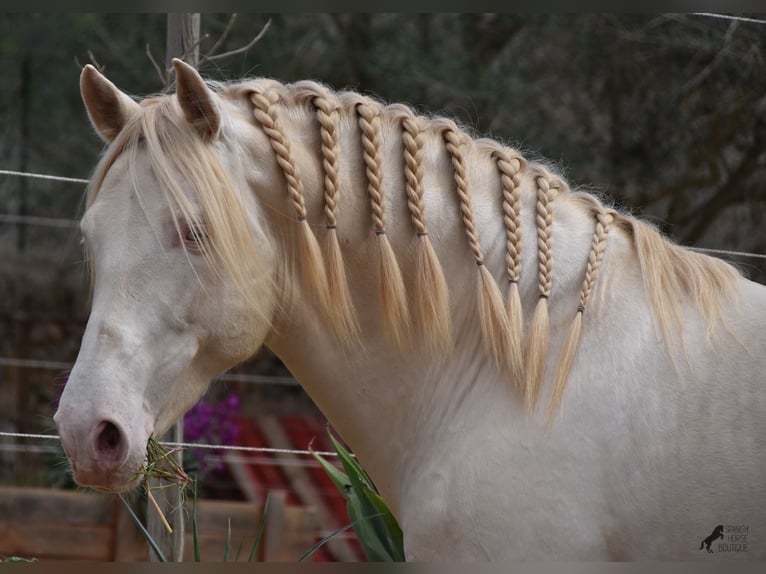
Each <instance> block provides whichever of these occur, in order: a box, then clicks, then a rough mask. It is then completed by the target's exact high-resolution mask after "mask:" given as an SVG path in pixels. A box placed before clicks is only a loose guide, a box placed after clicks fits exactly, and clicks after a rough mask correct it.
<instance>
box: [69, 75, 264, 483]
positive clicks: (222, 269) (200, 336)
mask: <svg viewBox="0 0 766 574" xmlns="http://www.w3.org/2000/svg"><path fill="white" fill-rule="evenodd" d="M174 66H175V71H176V84H177V90H176V94H175V95H172V96H171V95H166V96H161V97H157V98H152V99H149V100H146V101H145V102H143V103H142V104H138V103H136V102H135V101H134V100H132V99H131V98H130V97H128V96H127V95H125V94H124V93H122V92H121V91H119V90H118V89H117V88H116V87H115V86H114V85H113V84H112V83H111V82H109V81H108V80H107V79H106V78H104V77H103V76H102V75H101V74H100V73H99V72H98V71H96V69H95V68H93V67H90V66H87V67H86V68H85V69H84V70H83V73H82V77H81V91H82V97H83V100H84V102H85V106H86V108H87V111H88V114H89V116H90V118H91V121H92V123H93V125H94V126H95V128H96V130H97V131H98V132H99V134H100V135H101V137H102V138H103V139H104V140H105V141H106V142H107V143H109V144H110V145H109V148H108V149H107V151H106V153H105V155H104V157H103V159H102V161H101V163H100V164H99V167H98V168H97V170H96V172H95V174H94V177H93V181H92V183H91V188H90V192H89V197H88V207H87V210H86V212H85V215H84V217H83V219H82V224H81V228H82V233H83V238H84V244H85V247H86V251H87V253H88V260H89V264H90V267H91V270H92V273H93V298H92V308H91V314H90V318H89V320H88V324H87V327H86V330H85V334H84V337H83V340H82V346H81V349H80V352H79V355H78V357H77V361H76V363H75V365H74V368H73V369H72V372H71V375H70V378H69V382H68V384H67V385H66V388H65V390H64V393H63V395H62V397H61V401H60V405H59V408H58V412H57V413H56V415H55V421H56V424H57V425H58V429H59V432H60V435H61V439H62V443H63V445H64V449H65V451H66V453H67V455H68V457H69V460H70V462H71V465H72V469H73V472H74V478H75V480H76V481H77V482H78V483H80V484H81V485H85V486H91V487H94V488H98V489H103V490H114V491H119V490H126V489H129V488H132V487H134V486H135V485H136V484H137V482H138V479H137V478H136V476H135V473H136V471H137V470H139V469H140V467H141V466H142V464H143V462H144V459H145V454H146V445H147V440H148V439H149V437H150V436H151V435H152V434H157V435H159V434H161V433H163V432H164V431H165V430H166V429H168V428H169V427H170V426H171V425H172V424H173V422H174V421H175V420H176V419H177V418H178V417H179V416H181V415H182V414H183V413H184V412H185V411H186V410H187V409H188V408H189V407H191V406H192V405H193V404H194V403H195V402H196V401H197V400H198V399H199V397H200V396H201V395H202V394H203V393H204V392H205V390H206V389H207V387H208V385H209V383H210V381H211V379H212V378H213V377H214V376H215V375H216V374H218V373H219V372H221V371H223V370H225V369H227V368H229V367H231V366H233V365H234V364H236V363H238V362H240V361H242V360H244V359H246V358H247V357H248V356H250V355H251V354H252V353H253V352H255V350H256V349H257V348H258V347H259V346H260V345H261V343H262V342H263V340H264V338H265V337H266V335H267V333H268V331H269V329H270V321H271V317H272V314H273V310H274V308H275V305H276V303H275V296H276V295H275V288H274V269H275V257H274V252H273V248H272V246H271V243H270V242H269V240H268V239H267V238H266V236H265V235H263V234H262V232H261V228H262V222H261V221H260V215H259V211H258V207H257V205H256V204H255V202H254V199H253V197H252V196H251V194H249V193H247V192H246V190H247V184H246V183H245V175H244V172H243V170H242V169H241V168H240V167H239V166H238V162H239V160H238V159H237V155H236V154H235V153H233V152H232V150H231V149H229V146H230V145H233V144H232V143H231V138H227V130H229V131H231V130H234V129H236V125H235V124H234V123H233V120H230V119H227V117H226V114H225V113H224V107H225V105H226V104H225V102H224V101H223V99H222V98H221V97H220V96H219V95H218V94H217V93H215V92H214V91H213V90H211V89H210V88H209V87H208V86H207V85H206V84H205V83H204V82H203V81H202V79H201V78H200V76H199V75H198V74H197V72H196V71H195V70H194V69H193V68H191V67H189V66H187V65H185V64H183V63H182V62H180V61H175V62H174Z"/></svg>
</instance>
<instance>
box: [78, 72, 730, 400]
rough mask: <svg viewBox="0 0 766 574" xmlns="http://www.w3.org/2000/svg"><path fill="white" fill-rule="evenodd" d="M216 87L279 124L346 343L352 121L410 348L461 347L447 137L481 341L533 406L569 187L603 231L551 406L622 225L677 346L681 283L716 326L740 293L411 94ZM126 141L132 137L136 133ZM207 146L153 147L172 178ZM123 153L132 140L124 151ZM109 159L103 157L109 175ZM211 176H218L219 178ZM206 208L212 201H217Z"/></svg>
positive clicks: (651, 232) (326, 307) (306, 250)
mask: <svg viewBox="0 0 766 574" xmlns="http://www.w3.org/2000/svg"><path fill="white" fill-rule="evenodd" d="M217 89H218V91H219V93H220V95H221V96H222V97H224V98H229V99H232V100H236V101H246V102H249V107H250V109H251V111H252V121H253V122H254V125H256V126H258V127H259V128H260V129H262V131H263V133H264V134H265V135H266V136H267V138H268V141H269V144H270V146H271V149H272V151H273V153H274V155H275V158H276V162H277V164H278V166H279V169H280V170H281V172H282V174H283V176H284V181H285V183H286V190H287V194H288V199H289V204H290V205H291V206H292V210H293V215H294V217H295V225H296V231H295V233H296V237H297V241H298V245H299V257H300V261H299V262H300V269H301V273H302V280H303V282H304V286H305V287H306V292H307V293H309V292H313V293H316V300H317V303H318V304H319V307H320V309H322V311H323V313H324V315H325V317H326V318H327V321H328V324H329V325H330V326H331V328H332V329H333V331H334V332H335V333H336V335H337V336H338V338H339V340H340V341H342V342H344V343H345V344H347V345H351V344H353V343H354V342H356V341H357V340H358V338H359V335H360V328H359V322H358V317H357V314H356V311H355V309H354V305H353V302H352V298H351V294H350V291H349V285H348V281H347V277H346V267H345V265H344V261H343V253H342V251H341V248H340V244H339V240H338V235H337V225H338V217H339V215H338V214H339V211H338V206H339V204H340V203H342V202H343V201H344V199H343V198H344V194H345V193H348V192H350V191H351V190H346V189H342V188H341V184H340V177H339V172H340V171H341V169H342V165H343V161H344V160H343V155H342V150H341V149H340V143H339V131H340V126H341V122H353V123H355V124H356V126H357V128H358V133H359V142H358V145H359V148H360V149H361V157H362V159H363V164H364V173H365V178H366V183H367V185H366V191H367V196H368V199H369V206H370V214H371V220H370V221H371V223H372V230H373V231H374V233H375V236H376V240H375V241H376V244H377V247H376V249H377V252H378V262H377V264H378V279H379V284H380V298H381V308H382V314H383V316H382V319H383V325H384V327H385V329H386V331H387V333H388V334H389V336H390V338H391V340H392V341H393V342H394V343H395V344H397V345H399V346H400V347H404V346H405V345H406V344H407V343H408V342H409V341H411V340H412V337H413V336H415V335H418V336H419V338H420V339H422V340H423V341H424V343H425V344H426V346H427V347H430V348H431V349H432V350H434V351H437V350H442V351H443V350H446V349H449V346H450V344H451V341H452V340H453V333H452V327H451V322H450V304H449V290H448V287H447V283H446V280H445V277H444V272H443V270H442V265H441V263H440V261H439V258H438V256H437V254H436V252H435V250H434V247H433V245H432V241H431V236H430V233H429V232H430V228H429V224H428V221H427V218H426V209H425V207H426V206H425V198H424V189H423V177H424V166H423V164H424V161H423V158H424V153H425V152H424V149H425V148H426V146H435V145H438V146H442V149H443V150H444V152H445V153H446V157H448V159H449V165H450V167H451V179H452V184H453V186H454V191H455V197H456V198H457V201H458V204H459V209H460V216H461V220H462V227H463V231H464V236H465V241H466V244H467V247H468V248H469V251H470V253H471V256H472V258H473V260H474V264H473V265H472V266H473V267H474V268H475V269H476V270H475V271H474V273H475V274H476V285H477V288H476V293H477V308H478V311H479V320H480V325H481V332H482V336H483V341H484V344H485V347H486V349H487V351H488V353H489V355H490V356H491V357H493V358H494V360H495V361H496V363H497V364H498V365H499V366H500V367H501V368H503V369H505V370H506V371H507V372H508V373H509V375H510V376H511V377H512V379H513V380H514V381H517V382H519V383H520V384H521V385H522V387H523V388H522V392H523V393H524V396H525V399H526V403H527V406H528V409H529V410H530V411H532V410H534V409H535V407H536V404H537V400H538V396H539V394H540V388H541V384H542V381H543V380H544V377H545V365H546V358H547V355H548V342H549V339H550V327H549V319H548V317H549V310H548V306H549V304H555V302H551V301H549V297H550V295H551V286H552V284H553V282H554V281H556V272H555V271H556V266H555V257H554V256H555V248H554V245H553V242H552V229H553V219H554V211H553V207H554V205H555V204H556V202H557V200H558V199H559V198H560V197H561V196H562V195H564V194H569V195H570V196H572V197H573V198H576V201H575V202H571V203H573V204H574V205H575V206H578V207H580V208H581V209H582V210H583V212H584V213H586V214H588V216H589V217H590V219H591V221H592V222H593V235H592V241H591V246H590V251H589V254H588V258H587V264H586V266H585V268H584V269H583V270H582V275H581V277H582V285H581V288H580V294H579V300H578V306H577V308H576V309H572V323H571V326H570V328H569V332H568V335H567V338H566V340H565V344H564V346H563V348H562V351H561V354H560V357H559V361H558V366H557V368H556V370H555V372H554V374H553V390H552V394H551V401H550V403H549V407H548V414H549V415H551V414H552V413H553V412H554V411H555V408H556V407H557V406H558V404H559V403H560V401H561V398H562V396H563V393H564V391H565V388H566V381H567V379H568V376H569V373H570V371H571V368H572V365H573V362H574V359H575V356H576V353H577V348H578V346H579V341H580V337H581V332H582V322H583V315H584V313H585V312H586V310H587V307H588V302H589V296H590V294H591V292H592V291H593V289H594V286H595V285H596V283H597V281H598V277H599V272H600V271H601V264H602V262H603V260H604V253H605V251H606V249H607V246H608V243H609V241H608V240H609V237H610V234H612V233H614V231H615V230H616V229H617V230H620V231H621V232H622V233H625V234H627V235H628V237H630V238H632V241H633V245H634V248H635V252H636V254H637V257H638V261H639V263H640V267H641V274H642V276H643V279H644V285H645V289H646V292H647V296H648V299H649V301H650V303H651V305H652V309H653V312H654V315H655V318H656V321H657V324H658V325H659V327H660V329H661V332H662V334H663V336H664V340H665V342H666V345H667V346H668V352H669V353H670V354H671V357H672V352H673V351H672V348H671V341H672V340H673V335H674V333H676V332H677V330H678V327H677V326H678V325H681V324H682V323H681V313H682V304H681V302H680V301H679V299H678V298H677V294H678V293H685V294H687V295H688V296H690V298H691V300H692V301H693V302H694V303H695V304H696V306H697V308H698V310H699V312H700V313H701V315H702V316H703V317H704V319H705V320H706V321H707V323H708V325H712V324H713V322H714V321H715V320H716V318H717V317H718V314H719V308H720V305H721V302H722V300H723V295H724V294H725V293H726V292H727V291H730V289H729V288H730V286H731V284H732V282H733V281H734V280H735V278H736V277H738V273H737V272H736V271H735V270H734V268H733V267H731V266H730V265H728V264H726V263H724V262H723V261H720V260H718V259H713V258H711V257H707V256H705V255H701V254H698V253H694V252H691V251H688V250H686V249H683V248H681V247H679V246H677V245H674V244H673V243H671V242H669V241H668V240H666V239H665V238H663V237H662V236H661V235H660V234H659V233H658V232H657V231H656V230H655V229H654V228H653V227H651V226H650V225H648V224H647V223H645V222H642V221H640V220H638V219H635V218H634V217H631V216H629V215H625V214H621V213H618V212H617V211H615V210H614V209H612V208H610V207H607V206H604V205H603V204H602V203H601V202H600V201H599V200H598V199H597V198H595V197H594V196H592V195H589V194H586V193H583V192H574V191H571V190H570V189H569V186H568V185H567V183H566V182H565V181H563V180H562V179H561V178H560V177H558V176H556V175H554V174H553V173H552V172H551V171H550V170H549V169H547V168H546V167H545V166H543V165H541V164H538V163H533V162H529V161H527V160H526V159H525V158H524V157H522V156H521V155H520V154H519V152H517V151H516V150H514V149H512V148H509V147H506V146H504V145H502V144H500V143H498V142H496V141H494V140H489V139H473V138H471V137H470V136H469V135H468V134H467V133H466V132H465V131H464V130H462V129H461V128H460V127H458V126H457V125H456V124H455V122H453V121H451V120H448V119H445V118H425V117H423V116H419V115H417V114H415V113H414V112H413V111H412V110H411V109H410V108H408V107H407V106H404V105H402V104H391V105H388V106H384V105H383V104H381V103H379V102H377V101H375V100H373V99H371V98H368V97H366V96H362V95H360V94H357V93H354V92H341V93H336V92H333V91H331V90H329V89H327V88H326V87H324V86H322V85H320V84H318V83H316V82H311V81H302V82H297V83H295V84H289V85H285V84H281V83H279V82H276V81H274V80H248V81H244V82H237V83H232V84H230V85H227V86H218V87H217ZM155 99H156V100H159V101H160V102H162V101H163V100H166V99H170V96H167V97H164V98H155ZM297 108H300V110H301V113H302V114H307V115H308V116H309V117H311V118H313V120H314V122H315V129H316V130H317V133H318V134H319V141H320V145H319V148H320V149H318V150H316V151H317V154H318V157H320V158H321V170H322V178H323V179H322V203H323V218H324V222H323V223H324V226H325V228H326V230H327V233H326V234H325V238H324V239H325V240H324V243H323V245H322V246H321V247H320V245H319V242H318V241H317V238H316V236H315V235H314V231H313V230H312V227H311V226H310V225H309V222H308V221H307V210H306V199H305V197H304V183H303V180H302V179H301V173H300V165H298V163H297V162H296V159H295V157H294V154H293V150H292V147H291V141H290V138H289V137H288V135H287V133H286V131H285V129H284V121H285V118H290V117H292V116H293V115H294V114H295V113H297ZM163 110H164V113H162V114H152V120H151V121H153V122H162V121H164V122H169V123H171V124H173V125H175V124H176V123H182V117H181V115H180V114H179V112H178V110H177V107H176V106H171V105H166V106H165V107H164V108H163ZM163 118H164V119H163ZM383 126H385V127H386V129H394V130H397V133H399V134H400V136H401V146H400V147H401V149H400V153H401V156H400V157H397V158H394V160H395V161H397V162H400V165H401V169H402V172H403V174H404V191H405V193H406V207H407V210H408V213H409V219H410V221H411V224H412V225H411V231H412V236H413V241H414V242H415V249H416V251H415V253H416V260H415V261H416V262H415V265H416V272H415V300H414V305H410V304H408V301H407V297H406V292H405V286H404V281H403V277H402V272H401V269H400V266H399V264H398V261H397V256H396V253H395V252H394V249H393V247H392V245H391V243H390V242H389V239H388V235H387V228H386V224H387V221H388V217H390V215H389V214H387V213H386V211H385V202H384V194H385V193H386V186H385V185H384V182H383V179H384V173H383V171H384V165H385V161H384V160H385V159H387V160H389V161H391V158H384V157H383V153H384V152H383V145H382V143H381V139H382V138H383V137H384V135H383ZM141 129H142V130H147V129H150V130H151V131H152V133H154V134H159V136H158V137H159V138H160V140H162V138H163V134H170V133H171V132H172V133H175V136H174V137H177V136H178V133H179V132H178V130H175V131H172V130H170V131H169V130H159V129H155V128H151V127H150V126H147V125H143V126H142V127H141ZM187 132H188V133H187ZM187 132H183V134H187V135H188V137H193V133H192V131H191V130H187ZM134 139H135V138H134ZM118 140H119V138H118ZM122 146H123V148H124V147H125V144H124V142H123V144H122ZM204 147H205V146H204V145H203V144H202V143H201V142H200V143H199V144H195V145H191V144H188V142H187V144H186V146H185V147H184V148H183V150H184V153H185V154H186V159H183V158H181V157H180V156H179V153H177V152H178V151H179V150H181V149H182V148H181V147H180V144H179V143H178V142H174V141H172V140H171V139H169V138H165V140H162V141H159V142H158V145H157V146H156V153H157V154H160V151H161V152H162V154H161V155H162V156H163V157H165V158H168V159H167V160H162V159H161V158H153V167H154V169H155V170H158V171H159V172H162V171H163V170H164V171H165V176H163V177H161V178H160V179H161V181H163V183H165V182H166V181H168V180H169V179H171V178H170V177H169V175H168V174H169V173H170V169H171V167H172V168H175V169H177V170H179V171H180V172H181V173H187V174H188V173H190V171H189V169H188V168H189V164H191V163H194V159H193V158H194V156H195V155H200V154H201V155H202V156H203V157H205V158H206V163H207V164H210V163H211V162H213V163H214V160H213V159H211V157H210V155H211V154H210V152H209V151H205V149H204ZM469 152H470V153H471V154H474V157H475V154H479V155H480V157H483V158H485V159H487V160H489V162H490V163H491V164H492V165H494V166H495V175H496V177H497V181H498V189H500V190H501V194H502V197H499V198H498V200H499V202H500V203H501V205H502V213H498V218H499V219H502V222H503V226H504V229H505V267H506V274H507V284H508V286H507V288H501V287H500V285H498V283H497V282H496V281H495V279H494V277H493V276H492V274H491V273H490V271H489V270H488V269H487V267H486V265H485V256H484V253H485V251H484V249H483V248H482V240H484V241H486V240H487V238H486V237H482V233H481V232H482V230H481V229H479V228H478V227H477V225H476V222H475V219H474V205H473V197H472V193H471V188H470V186H469V183H468V177H467V170H468V169H469V167H470V166H469V160H470V157H469ZM116 153H120V151H117V152H114V153H113V154H112V155H114V154H116ZM153 155H154V154H153ZM107 156H109V154H107ZM190 158H191V159H190ZM110 161H111V162H113V161H114V158H113V157H112V159H111V160H109V158H108V157H107V158H105V159H104V160H102V163H103V164H105V163H109V162H110ZM105 170H106V168H104V167H102V168H101V172H100V173H101V174H102V175H101V179H103V173H104V172H105ZM191 173H194V176H195V177H196V178H197V179H201V180H202V183H199V182H192V185H194V187H195V190H196V191H197V192H198V193H209V192H211V191H212V190H216V189H219V190H220V189H221V188H222V187H223V189H224V191H223V192H222V193H224V195H227V194H231V193H233V192H232V191H231V189H230V188H231V185H230V184H224V185H222V184H221V177H222V176H221V171H220V170H219V169H216V170H208V173H201V171H200V170H199V169H195V170H193V171H192V172H191ZM212 177H216V178H217V179H215V180H212V181H211V180H210V178H212ZM224 179H225V177H224ZM205 181H207V183H205ZM525 181H526V182H532V183H533V188H534V190H535V194H536V197H535V198H534V201H535V205H536V208H535V222H536V223H535V225H536V236H534V237H522V225H521V213H522V212H521V205H522V183H523V182H525ZM96 188H97V186H96ZM227 189H228V191H227ZM216 193H221V192H220V191H218V192H216ZM92 195H94V194H92ZM173 195H174V197H175V194H173ZM91 201H92V199H91ZM180 201H181V200H180V199H178V198H175V200H174V203H175V204H176V205H179V206H180V207H181V212H182V215H183V217H185V218H187V219H188V217H190V215H189V214H188V213H187V212H186V210H184V209H183V206H182V205H180ZM206 201H207V202H208V203H207V204H206V206H207V207H206V209H205V211H206V217H207V218H208V220H209V221H208V223H209V225H210V226H211V227H212V228H214V229H215V228H216V227H225V226H226V225H227V221H226V220H223V219H222V218H223V217H226V214H225V210H224V213H223V214H221V210H220V209H213V207H214V205H213V204H214V203H215V202H214V201H213V200H206ZM211 202H213V203H211ZM389 204H390V202H389ZM208 209H210V210H211V213H207V211H208ZM216 214H218V215H216ZM316 223H318V222H312V224H316ZM236 239H238V237H234V235H231V234H230V236H229V237H228V239H227V238H224V239H217V241H219V242H220V241H227V240H228V241H235V240H236ZM522 241H529V242H532V243H533V244H536V245H537V293H538V300H537V304H536V307H535V310H534V313H533V315H532V318H531V322H530V323H529V327H528V330H527V333H526V336H525V333H524V324H525V320H524V317H523V311H522V304H521V296H520V292H519V282H520V280H521V273H522V260H521V254H522V249H521V245H522ZM242 249H245V247H244V246H243V247H242ZM235 250H236V246H235V245H229V246H221V245H218V247H217V248H216V252H220V253H232V252H233V251H235ZM242 261H243V257H239V258H238V257H227V258H224V260H223V261H221V262H220V265H221V267H223V269H224V271H226V272H232V273H234V274H235V276H238V275H237V274H238V273H239V274H241V270H239V271H238V270H236V269H234V267H235V266H236V265H239V264H241V262H242ZM504 292H505V295H503V293H504ZM711 328H712V327H711Z"/></svg>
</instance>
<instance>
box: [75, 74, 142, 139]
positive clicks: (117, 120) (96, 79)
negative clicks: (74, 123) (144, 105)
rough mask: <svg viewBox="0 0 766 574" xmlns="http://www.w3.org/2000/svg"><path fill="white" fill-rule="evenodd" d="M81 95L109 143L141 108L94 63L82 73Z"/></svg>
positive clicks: (94, 125)
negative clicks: (95, 66) (94, 65)
mask: <svg viewBox="0 0 766 574" xmlns="http://www.w3.org/2000/svg"><path fill="white" fill-rule="evenodd" d="M80 95H81V96H82V101H83V103H84V104H85V109H86V110H87V111H88V116H89V117H90V121H91V122H92V123H93V127H95V128H96V131H97V132H98V134H99V135H100V136H101V139H103V140H104V141H105V142H106V143H110V142H111V141H112V140H113V139H114V138H116V137H117V134H118V133H120V130H122V128H123V127H124V126H125V124H126V123H127V122H128V120H129V119H130V118H131V117H133V116H134V115H135V114H137V113H139V112H140V111H141V106H139V105H138V104H137V103H136V102H135V101H134V100H133V99H132V98H131V97H130V96H128V95H127V94H124V93H123V92H121V91H120V90H118V89H117V87H116V86H115V85H114V84H113V83H112V82H110V81H109V80H107V79H106V78H105V77H104V76H102V75H101V73H100V72H99V71H98V70H96V68H94V67H93V66H91V65H90V64H88V65H86V66H85V67H84V68H83V69H82V73H81V74H80Z"/></svg>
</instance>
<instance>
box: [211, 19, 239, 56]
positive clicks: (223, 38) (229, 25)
mask: <svg viewBox="0 0 766 574" xmlns="http://www.w3.org/2000/svg"><path fill="white" fill-rule="evenodd" d="M236 19H237V13H236V12H235V13H233V14H232V15H231V18H229V21H228V22H227V23H226V27H225V28H224V29H223V32H221V35H220V36H219V37H218V40H216V41H215V44H213V46H212V47H211V48H210V50H209V51H208V53H207V54H206V55H205V56H204V57H205V58H210V57H212V56H214V55H215V53H216V52H217V51H218V50H219V49H220V48H221V46H222V45H223V43H224V42H225V41H226V38H228V37H229V33H230V32H231V28H232V27H233V26H234V22H235V20H236Z"/></svg>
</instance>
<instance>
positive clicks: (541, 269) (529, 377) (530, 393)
mask: <svg viewBox="0 0 766 574" xmlns="http://www.w3.org/2000/svg"><path fill="white" fill-rule="evenodd" d="M548 178H549V176H548V174H545V173H543V172H540V173H538V174H537V175H536V176H535V177H534V179H535V183H536V184H537V203H536V216H535V221H536V224H537V260H538V277H539V279H538V291H539V293H540V298H539V299H538V301H537V307H535V312H534V315H533V316H532V324H531V326H530V328H529V337H528V338H527V348H526V353H525V354H526V356H527V361H528V362H527V372H526V382H525V386H524V391H525V395H526V402H527V409H528V410H529V411H530V412H532V411H533V410H534V408H535V405H536V404H537V397H538V394H539V392H540V387H541V386H542V381H543V378H544V377H545V363H546V359H547V356H548V342H549V336H550V332H549V331H550V327H549V320H548V297H549V296H550V294H551V284H552V279H553V199H554V197H555V196H556V191H557V190H558V188H559V187H560V186H561V185H562V183H560V182H559V181H558V180H555V181H551V180H549V179H548Z"/></svg>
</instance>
